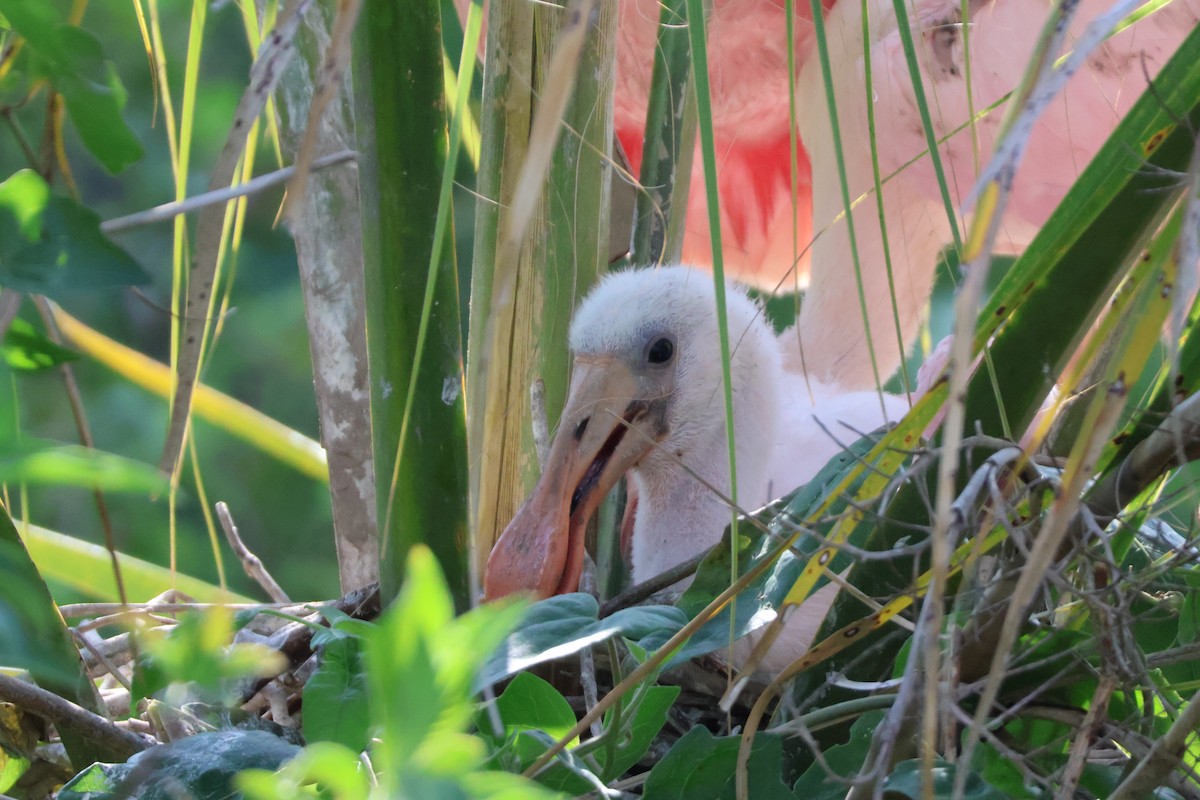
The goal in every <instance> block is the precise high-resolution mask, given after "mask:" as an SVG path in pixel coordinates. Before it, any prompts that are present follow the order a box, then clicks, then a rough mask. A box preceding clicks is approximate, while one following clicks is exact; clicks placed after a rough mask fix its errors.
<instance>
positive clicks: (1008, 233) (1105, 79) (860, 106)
mask: <svg viewBox="0 0 1200 800" xmlns="http://www.w3.org/2000/svg"><path fill="white" fill-rule="evenodd" d="M1110 5H1111V2H1110V0H1082V2H1081V3H1080V6H1079V8H1078V10H1077V12H1076V14H1075V16H1074V18H1073V21H1072V23H1071V29H1070V37H1069V41H1070V40H1073V39H1074V38H1075V37H1077V36H1078V35H1079V33H1080V32H1081V31H1082V30H1083V28H1084V27H1085V26H1086V25H1087V24H1088V23H1089V22H1090V21H1091V20H1093V19H1095V18H1096V17H1097V16H1098V15H1100V14H1101V13H1102V12H1104V11H1107V10H1108V8H1109V6H1110ZM822 7H823V8H824V10H825V20H824V23H825V28H826V35H827V39H828V42H829V51H830V60H831V75H832V78H833V86H834V92H835V95H836V105H837V110H838V116H839V122H840V127H841V144H842V147H843V150H844V152H845V159H846V166H847V180H848V184H849V196H850V198H851V199H852V200H853V199H856V198H860V197H862V198H864V200H863V202H860V203H859V204H858V205H857V206H856V208H855V210H854V212H853V213H854V223H855V234H856V237H855V238H856V242H857V249H858V255H859V263H860V266H861V270H862V278H863V289H864V292H865V295H866V304H867V318H868V320H869V322H870V324H871V334H872V339H873V341H874V344H875V346H874V352H875V357H876V360H877V364H878V374H879V375H880V376H881V378H882V379H886V378H887V376H889V375H890V374H892V372H893V371H894V370H895V369H896V367H897V366H898V365H899V360H900V352H901V350H902V348H903V347H905V346H907V345H908V344H910V343H911V341H912V339H913V337H914V336H915V333H916V330H917V324H918V321H919V318H920V315H921V313H922V311H923V309H924V307H925V304H926V302H927V300H928V297H929V293H930V289H931V286H932V280H933V274H934V267H935V264H936V260H937V255H938V251H939V250H940V249H941V248H942V247H944V246H946V245H947V244H949V243H951V242H952V235H951V227H950V226H951V221H950V219H949V216H948V214H947V212H946V210H945V207H944V204H943V202H942V199H941V195H940V189H939V187H938V183H937V180H936V179H935V176H934V171H933V167H932V162H931V160H930V158H929V157H928V156H927V155H925V156H922V154H923V153H925V152H926V150H927V148H926V139H925V133H924V130H923V127H922V122H921V119H920V116H919V115H918V112H917V103H916V100H915V97H914V89H913V82H912V79H911V77H910V73H909V70H908V67H907V64H906V61H905V56H904V52H903V48H902V46H901V37H900V28H899V23H898V21H897V18H896V13H895V9H894V6H893V4H892V2H891V0H867V2H866V3H865V4H864V3H860V2H857V0H841V1H840V2H837V1H835V0H823V2H822ZM905 7H906V8H907V9H908V17H909V25H910V28H911V31H912V36H913V40H914V42H915V49H916V53H917V63H918V65H919V68H920V78H921V81H922V84H923V86H924V90H925V93H926V95H927V98H928V106H929V110H930V114H931V116H932V124H933V128H934V135H935V137H936V138H937V139H939V140H943V139H944V141H943V143H942V144H941V146H940V147H939V152H940V155H941V158H942V161H943V164H944V165H945V171H946V178H947V182H948V184H949V190H950V197H951V202H952V204H953V205H954V207H955V208H958V207H959V205H960V204H961V203H962V201H963V199H964V198H965V197H966V196H967V195H968V193H969V192H970V190H971V188H972V186H973V184H974V182H975V178H976V175H977V173H978V171H979V167H980V162H981V161H986V159H987V157H988V156H989V155H990V153H991V151H992V147H993V144H994V142H995V139H996V136H997V133H998V129H999V125H1000V121H1001V118H1002V116H1003V113H1004V106H1003V104H1001V105H1000V106H999V107H998V108H996V109H995V110H993V111H991V112H990V113H987V114H984V115H983V116H982V117H980V118H979V119H978V120H977V121H976V123H975V124H974V125H970V124H969V122H970V120H971V119H972V112H975V114H978V113H979V112H980V111H982V110H983V109H986V108H988V107H989V106H991V105H992V104H994V103H997V102H998V101H1001V100H1002V98H1003V97H1004V96H1005V95H1006V94H1007V93H1008V92H1010V91H1011V90H1012V89H1013V88H1014V87H1015V86H1016V85H1017V84H1018V82H1019V81H1020V79H1021V76H1022V74H1023V72H1024V70H1025V67H1026V63H1027V62H1028V60H1029V58H1030V55H1031V53H1032V51H1033V48H1034V44H1035V42H1036V40H1037V38H1038V34H1039V31H1040V30H1041V28H1042V24H1043V22H1044V21H1045V19H1046V18H1047V14H1048V13H1049V11H1050V7H1051V4H1049V3H1047V2H1044V1H1043V0H990V2H989V1H987V0H972V1H971V2H970V3H967V4H965V5H964V4H963V3H960V2H958V0H916V2H906V3H905ZM964 7H965V8H966V9H967V12H968V15H969V18H968V19H963V18H962V12H963V9H964ZM810 8H811V6H810V4H809V3H808V2H805V1H804V0H797V2H796V3H795V13H796V25H795V30H796V37H795V42H794V45H795V58H796V63H797V64H799V65H800V67H799V75H798V76H797V83H796V87H797V89H796V91H797V102H796V105H797V109H798V112H797V113H798V120H799V139H800V164H799V166H800V176H799V181H798V186H797V189H798V198H797V201H796V203H795V206H794V207H793V204H792V200H791V185H790V167H789V153H788V149H789V120H788V117H789V112H788V103H787V92H788V73H787V41H786V36H785V33H784V32H785V25H784V22H785V19H784V10H783V4H782V3H781V2H780V1H779V0H714V1H713V3H712V5H711V14H710V16H709V18H708V50H709V65H710V69H709V72H710V85H711V87H712V89H711V90H712V102H713V126H714V138H715V144H716V154H717V173H718V183H719V194H720V212H721V229H722V236H723V241H724V260H725V264H726V268H727V270H728V273H729V274H730V275H731V276H732V277H734V278H736V279H737V280H740V281H742V282H747V283H753V284H756V285H758V286H760V287H764V288H768V289H770V288H774V287H775V286H776V285H780V284H782V285H784V286H788V285H789V283H790V281H788V279H787V276H788V274H789V271H790V270H792V268H793V265H794V264H796V263H797V261H796V259H797V257H799V263H798V269H799V278H800V283H801V284H806V285H808V287H809V288H808V293H807V296H806V302H805V303H804V304H803V306H802V308H801V313H800V319H799V322H798V325H797V331H798V337H794V338H793V340H792V341H790V342H788V343H787V344H786V347H787V352H785V356H786V357H788V358H789V360H790V359H794V358H795V357H796V355H797V353H796V339H798V341H799V345H800V347H801V348H802V349H803V354H804V363H805V367H806V369H807V371H808V374H809V376H810V377H813V378H817V379H820V380H821V381H823V382H825V383H826V384H828V385H833V386H839V387H841V388H842V389H845V390H857V389H864V388H871V387H873V386H874V384H875V377H874V374H875V373H874V372H873V370H872V369H871V360H870V358H869V355H868V350H867V340H866V335H865V332H864V330H863V326H862V324H861V323H860V324H858V325H856V326H849V327H848V324H847V320H848V319H857V318H858V317H859V316H860V315H859V312H858V300H857V286H856V280H855V276H854V270H853V260H852V258H851V249H850V239H849V236H848V233H847V226H846V224H845V222H844V220H839V219H838V218H839V216H840V215H842V214H843V210H844V209H843V203H842V197H841V191H840V186H839V176H838V171H837V161H836V158H835V153H834V141H833V136H832V132H831V126H830V118H829V113H828V106H827V103H826V100H825V94H824V87H823V84H822V75H821V65H820V63H819V59H818V58H817V57H816V52H815V51H816V48H815V44H814V42H815V39H814V35H813V22H812V14H811V10H810ZM864 9H865V10H866V13H867V14H868V18H867V25H866V30H867V37H868V39H869V41H867V42H865V43H864V34H863V31H864V25H863V17H862V15H863V13H864ZM659 11H660V9H659V4H658V3H657V2H655V0H622V2H621V4H620V10H619V13H620V18H619V30H618V41H617V86H616V109H615V115H616V117H615V125H616V131H617V135H618V137H619V138H620V140H621V142H622V144H623V146H624V148H625V150H626V151H627V152H628V153H629V155H630V156H631V159H632V160H633V162H634V166H635V172H636V168H637V165H638V164H639V163H640V156H641V138H642V135H643V128H644V125H645V113H646V112H645V109H646V98H647V89H648V86H649V83H650V74H651V63H652V62H651V58H652V54H653V52H654V46H655V36H656V31H657V26H658V24H659ZM1198 19H1200V1H1198V0H1173V2H1171V3H1169V4H1168V5H1166V6H1165V7H1163V8H1160V9H1158V10H1157V11H1155V12H1154V13H1152V14H1150V15H1149V16H1147V17H1145V18H1143V19H1141V20H1139V21H1138V22H1137V23H1135V24H1133V25H1132V26H1130V27H1128V28H1126V29H1125V30H1123V31H1121V32H1120V33H1117V34H1115V35H1114V36H1112V37H1111V38H1109V39H1108V40H1107V41H1106V42H1105V43H1104V44H1103V45H1102V46H1101V47H1100V48H1099V49H1098V50H1097V51H1096V52H1095V53H1094V54H1093V55H1092V56H1091V57H1090V58H1089V59H1088V61H1087V65H1086V66H1085V68H1084V69H1082V70H1080V72H1079V73H1078V74H1076V75H1075V76H1074V77H1073V78H1072V79H1071V81H1070V82H1069V83H1068V85H1067V87H1066V90H1065V91H1064V92H1063V93H1062V95H1061V96H1059V97H1058V98H1057V99H1056V100H1055V101H1054V102H1053V103H1052V104H1051V105H1050V107H1049V108H1048V109H1047V110H1046V111H1045V113H1044V114H1043V115H1042V117H1041V119H1040V121H1039V122H1038V124H1037V126H1036V127H1035V129H1034V132H1033V134H1032V139H1031V142H1030V147H1029V150H1028V153H1027V156H1026V158H1025V162H1024V165H1023V166H1022V168H1021V170H1020V171H1019V173H1018V175H1017V180H1016V183H1015V186H1014V192H1013V197H1012V200H1011V202H1010V204H1009V206H1008V210H1007V212H1006V214H1005V218H1004V226H1003V229H1002V232H1001V236H1000V242H999V245H1000V246H1002V247H1004V248H1005V249H1006V250H1010V251H1018V250H1020V249H1021V248H1023V247H1024V246H1025V245H1026V244H1028V242H1029V240H1030V239H1031V238H1032V235H1033V233H1034V232H1036V231H1037V229H1038V228H1039V227H1040V226H1041V224H1042V223H1043V222H1044V221H1045V219H1046V218H1047V216H1048V215H1049V214H1050V212H1051V211H1052V210H1053V209H1054V207H1055V206H1056V205H1057V204H1058V202H1059V201H1060V200H1061V199H1062V197H1063V195H1064V194H1065V193H1066V190H1067V188H1068V187H1069V186H1070V185H1071V184H1072V183H1073V182H1074V180H1075V178H1076V177H1077V176H1078V174H1079V172H1080V171H1081V170H1082V169H1083V167H1084V166H1086V164H1087V162H1088V161H1089V159H1090V158H1091V157H1092V155H1093V154H1094V153H1095V152H1096V150H1097V149H1098V148H1099V146H1100V144H1101V143H1102V142H1103V141H1104V139H1105V138H1106V137H1107V136H1108V134H1109V133H1110V132H1111V131H1112V129H1113V128H1114V127H1115V125H1116V123H1117V121H1118V120H1119V119H1120V117H1121V115H1122V114H1124V113H1125V111H1126V110H1128V108H1129V107H1130V106H1131V105H1132V104H1133V102H1134V101H1135V100H1136V99H1137V98H1138V96H1139V95H1140V94H1141V92H1142V90H1143V89H1144V88H1145V85H1146V75H1150V76H1153V75H1154V74H1155V73H1157V71H1158V70H1159V69H1160V68H1161V66H1162V65H1163V64H1164V63H1165V62H1166V60H1167V58H1169V57H1170V55H1171V54H1172V53H1173V52H1174V51H1175V49H1176V48H1177V46H1178V45H1179V43H1180V42H1181V41H1182V40H1183V38H1184V37H1185V36H1186V35H1187V34H1188V32H1189V31H1190V30H1191V29H1192V28H1193V27H1194V26H1195V25H1196V22H1197V20H1198ZM964 33H966V34H969V36H968V37H964ZM964 41H969V46H968V47H964ZM868 50H869V53H870V55H869V59H870V67H871V86H870V87H868V86H867V84H866V69H865V67H866V66H867V60H866V59H867V57H866V56H865V55H864V54H865V53H866V52H868ZM968 54H969V63H968V58H967V56H968ZM968 75H970V76H971V82H970V86H969V87H968V84H967V76H968ZM868 98H870V101H871V103H872V105H873V108H874V112H875V115H874V116H875V125H876V132H875V136H874V140H875V142H876V145H877V152H878V160H879V167H880V172H881V175H882V176H884V177H887V176H893V177H892V178H891V179H890V180H888V181H887V182H886V183H885V185H884V189H883V207H884V215H883V218H884V220H885V221H886V230H887V242H886V246H885V242H884V235H883V229H882V227H881V225H880V218H879V215H878V212H877V207H876V203H875V200H874V197H873V195H872V193H873V191H874V185H875V183H874V176H873V173H872V148H871V139H872V137H871V135H870V132H869V129H868V120H867V105H868ZM973 137H975V139H974V140H973ZM976 145H977V146H976ZM910 162H911V163H910ZM702 169H703V167H702V165H701V162H700V159H699V158H696V159H694V161H693V176H692V182H691V186H692V192H691V195H690V197H689V202H688V210H687V226H686V233H685V238H684V252H683V259H684V260H685V261H687V262H689V263H694V264H698V265H706V264H709V263H711V258H712V254H711V246H710V244H709V232H708V217H707V210H706V209H707V206H706V200H705V196H704V192H703V191H702V190H701V187H703V185H704V184H703V178H702ZM793 219H794V221H795V225H796V229H797V231H798V241H799V246H800V249H801V251H802V252H801V253H798V254H797V253H795V252H794V250H793V239H792V235H793V234H792V230H793V226H792V222H793ZM809 242H811V243H812V246H811V248H809V249H807V250H806V249H805V248H806V246H807V245H808V244H809ZM885 250H886V251H887V252H888V253H889V254H890V260H891V265H892V269H893V274H894V282H895V287H896V298H895V299H896V314H897V317H898V321H899V329H900V338H901V341H900V342H899V343H898V342H897V341H896V338H897V337H896V333H895V326H894V325H893V324H892V296H891V291H890V289H889V282H888V279H887V274H886V269H887V260H886V259H885V257H884V253H885ZM848 315H849V316H848ZM851 328H853V329H851Z"/></svg>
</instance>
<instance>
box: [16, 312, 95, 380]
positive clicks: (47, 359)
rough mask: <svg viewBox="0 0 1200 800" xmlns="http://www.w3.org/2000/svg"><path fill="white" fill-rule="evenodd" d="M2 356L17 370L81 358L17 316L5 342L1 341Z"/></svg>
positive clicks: (31, 368)
mask: <svg viewBox="0 0 1200 800" xmlns="http://www.w3.org/2000/svg"><path fill="white" fill-rule="evenodd" d="M0 356H2V357H3V358H4V360H5V361H6V362H7V363H8V366H10V367H12V368H13V369H15V370H21V371H25V372H32V371H34V370H39V369H46V368H47V367H55V366H58V365H59V364H64V363H66V362H68V361H74V360H76V359H77V358H79V353H77V352H75V351H74V350H72V349H70V348H68V347H63V346H61V345H57V344H55V343H54V342H52V341H50V340H49V339H47V338H46V337H45V336H43V335H42V334H41V333H40V332H39V331H38V330H37V329H36V328H34V327H33V326H32V325H30V324H29V323H28V322H26V321H25V320H23V319H21V318H20V317H17V318H16V319H14V320H13V321H12V324H11V325H9V327H8V332H7V333H5V334H4V342H3V343H0Z"/></svg>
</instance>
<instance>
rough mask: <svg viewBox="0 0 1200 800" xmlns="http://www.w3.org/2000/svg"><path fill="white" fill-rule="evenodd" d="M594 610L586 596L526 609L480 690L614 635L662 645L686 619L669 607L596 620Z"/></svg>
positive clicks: (565, 596) (489, 667)
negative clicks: (649, 639)
mask: <svg viewBox="0 0 1200 800" xmlns="http://www.w3.org/2000/svg"><path fill="white" fill-rule="evenodd" d="M599 611H600V607H599V605H598V604H597V603H596V598H594V597H592V596H591V595H587V594H582V593H574V594H561V595H557V596H556V597H550V598H547V599H545V600H542V601H541V602H538V603H535V604H534V605H533V606H531V607H530V608H529V610H528V612H527V613H526V614H525V617H524V618H523V619H522V620H521V623H520V624H519V625H518V626H517V627H516V630H514V631H513V632H512V634H511V635H510V636H508V638H506V639H505V640H504V642H503V644H501V645H500V647H499V648H498V649H497V650H496V651H495V653H494V654H493V655H492V657H491V659H490V660H489V661H488V662H487V666H486V667H485V668H484V670H483V672H482V674H481V675H480V678H479V684H478V687H479V688H482V687H483V686H487V685H490V684H493V683H496V682H497V681H500V680H503V679H504V678H506V677H508V676H510V675H515V674H516V673H518V672H520V671H521V670H523V669H527V668H529V667H531V666H533V665H534V664H541V663H544V662H546V661H553V660H554V659H556V658H564V657H566V656H569V655H572V654H574V653H578V652H579V651H580V650H582V649H584V648H585V647H589V646H591V645H593V644H596V643H598V642H602V641H604V640H605V639H608V638H609V637H611V636H615V635H617V634H620V635H622V636H625V637H626V638H629V639H634V640H643V639H646V638H647V637H654V640H655V641H660V642H662V641H666V640H667V639H668V638H670V636H671V635H672V634H674V633H675V632H676V631H678V630H679V629H680V628H682V627H683V626H684V625H685V624H686V623H687V621H688V616H687V615H686V614H684V612H682V611H680V610H679V609H678V608H675V607H674V606H636V607H634V608H626V609H623V610H622V611H618V612H617V613H616V614H613V615H611V616H608V617H605V618H604V619H597V615H598V614H599Z"/></svg>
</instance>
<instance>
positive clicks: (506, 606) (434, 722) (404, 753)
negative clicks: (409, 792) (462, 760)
mask: <svg viewBox="0 0 1200 800" xmlns="http://www.w3.org/2000/svg"><path fill="white" fill-rule="evenodd" d="M402 586H403V588H402V590H401V592H400V595H399V597H397V598H396V602H395V604H394V605H393V606H392V608H391V609H390V610H389V611H388V612H387V613H385V614H384V615H383V617H382V618H381V619H380V621H379V623H378V624H377V625H376V626H374V627H373V628H370V629H368V630H367V631H366V635H365V636H364V639H365V645H366V647H365V657H366V663H367V686H368V698H369V699H370V709H371V716H372V722H373V723H374V724H375V725H377V726H379V727H380V728H381V729H382V730H381V732H380V737H379V738H380V742H381V746H380V747H378V748H376V749H375V751H374V752H375V756H376V759H377V763H379V764H380V765H381V773H382V774H386V775H389V776H390V777H389V780H390V781H391V782H390V783H389V784H388V785H387V786H385V789H387V790H389V791H390V790H396V791H399V787H400V786H401V785H404V786H407V783H405V782H404V781H405V780H407V778H406V777H404V778H402V774H403V775H404V776H407V775H411V774H429V773H428V772H427V771H426V768H427V767H428V768H431V767H432V766H434V765H441V767H445V768H447V769H449V768H451V767H452V766H453V765H455V764H458V763H459V762H457V761H455V760H454V759H452V758H449V756H450V755H452V753H451V752H450V751H449V750H446V749H445V748H447V747H449V748H450V749H451V750H453V749H455V748H457V749H459V750H461V749H462V742H461V741H460V742H458V744H455V743H454V742H455V741H457V740H454V741H452V740H451V739H448V738H446V737H447V736H449V735H451V734H453V736H455V737H459V738H460V739H461V736H462V735H461V734H460V733H459V732H460V731H462V730H463V729H464V728H466V726H467V724H468V723H469V722H470V720H471V715H472V712H473V710H474V703H473V702H472V698H471V694H472V690H473V688H472V687H473V684H474V682H475V679H476V674H477V672H478V671H479V668H480V666H481V665H482V664H483V662H484V660H485V659H486V658H487V656H488V654H490V653H491V652H492V651H493V650H494V649H495V648H496V647H497V646H498V645H499V644H500V642H501V640H502V639H503V638H504V636H505V635H506V634H507V633H508V631H509V630H511V629H512V627H513V626H514V625H515V624H516V622H517V620H518V619H519V617H520V614H521V613H522V610H523V605H522V604H520V603H511V602H510V603H492V604H489V605H486V606H481V607H479V608H476V609H474V610H473V611H470V612H468V613H467V614H464V615H463V616H461V617H459V618H457V619H455V618H454V605H453V601H452V599H451V596H450V589H449V587H448V586H447V584H446V581H445V579H444V578H443V577H442V573H441V570H440V568H439V566H438V563H437V561H436V560H435V559H434V556H433V553H432V552H431V551H430V550H429V549H428V548H427V547H424V546H422V545H418V546H416V547H414V548H412V550H411V551H410V553H409V559H408V569H407V571H406V573H405V577H404V582H403V584H402ZM474 741H478V740H474ZM479 744H480V746H481V747H482V742H480V743H479ZM482 757H483V753H482V751H481V758H482ZM438 774H439V775H441V774H444V773H438Z"/></svg>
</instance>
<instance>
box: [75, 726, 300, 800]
mask: <svg viewBox="0 0 1200 800" xmlns="http://www.w3.org/2000/svg"><path fill="white" fill-rule="evenodd" d="M299 752H300V748H299V747H297V746H296V745H294V744H289V743H288V742H285V741H284V740H283V739H280V738H279V737H278V736H274V735H272V734H270V733H267V732H265V731H242V730H229V731H212V732H207V733H198V734H196V735H195V736H188V737H186V738H183V739H179V740H177V741H174V742H171V743H170V744H164V745H159V746H157V747H152V748H150V749H148V750H143V751H142V752H140V753H138V754H137V755H135V756H134V757H133V758H131V759H129V761H128V762H126V763H124V764H93V765H92V766H90V767H88V768H87V769H86V770H84V771H83V772H81V773H79V775H77V776H75V778H74V779H73V780H71V782H70V783H68V784H67V785H66V786H64V787H63V788H62V791H61V792H59V794H58V797H59V798H60V800H117V798H129V800H174V798H178V797H188V798H191V800H230V798H232V797H236V796H237V794H236V793H235V791H234V779H235V777H236V776H237V774H238V773H239V772H241V771H242V770H247V769H267V770H275V769H278V768H279V767H280V766H281V765H283V764H284V763H285V762H287V761H288V760H289V759H291V758H294V757H295V756H296V754H297V753H299ZM135 771H136V772H135ZM130 775H136V776H137V779H136V780H133V781H127V780H126V779H127V778H128V777H129V776H130ZM127 783H128V784H129V785H126V784H127Z"/></svg>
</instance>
